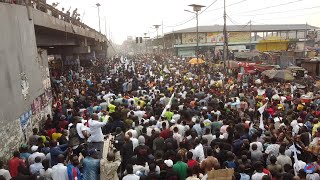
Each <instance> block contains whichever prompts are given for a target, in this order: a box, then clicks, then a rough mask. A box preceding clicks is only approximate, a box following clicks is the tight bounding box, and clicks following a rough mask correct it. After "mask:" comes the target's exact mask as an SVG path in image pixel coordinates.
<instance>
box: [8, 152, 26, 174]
mask: <svg viewBox="0 0 320 180" xmlns="http://www.w3.org/2000/svg"><path fill="white" fill-rule="evenodd" d="M24 165H25V164H24V160H23V159H20V153H19V151H15V152H14V153H13V158H12V159H10V160H9V162H8V166H9V172H10V175H11V177H16V176H18V167H19V166H24Z"/></svg>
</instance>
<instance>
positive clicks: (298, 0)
mask: <svg viewBox="0 0 320 180" xmlns="http://www.w3.org/2000/svg"><path fill="white" fill-rule="evenodd" d="M301 1H304V0H296V1H290V2H287V3H282V4H278V5H273V6H268V7H264V8H260V9H255V10H251V11H247V12H243V13H239V14H247V13H250V12H256V11H261V10H265V9H270V8H274V7H280V6H285V5H288V4H293V3H296V2H301Z"/></svg>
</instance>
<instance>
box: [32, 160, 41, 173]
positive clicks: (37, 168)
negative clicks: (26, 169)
mask: <svg viewBox="0 0 320 180" xmlns="http://www.w3.org/2000/svg"><path fill="white" fill-rule="evenodd" d="M34 162H35V163H34V164H31V165H30V173H31V174H32V175H40V169H42V168H43V166H42V163H41V157H36V158H35V160H34Z"/></svg>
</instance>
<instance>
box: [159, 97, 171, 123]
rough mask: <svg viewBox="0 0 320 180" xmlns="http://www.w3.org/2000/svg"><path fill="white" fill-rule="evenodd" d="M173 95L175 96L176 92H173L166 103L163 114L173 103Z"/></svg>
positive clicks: (162, 114)
mask: <svg viewBox="0 0 320 180" xmlns="http://www.w3.org/2000/svg"><path fill="white" fill-rule="evenodd" d="M173 97H174V93H172V95H171V97H170V100H169V102H168V104H167V105H166V107H165V108H164V110H163V111H162V113H161V116H164V113H166V111H167V110H168V109H170V107H171V104H172V99H173ZM160 118H161V117H160Z"/></svg>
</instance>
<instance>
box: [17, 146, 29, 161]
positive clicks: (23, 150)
mask: <svg viewBox="0 0 320 180" xmlns="http://www.w3.org/2000/svg"><path fill="white" fill-rule="evenodd" d="M30 155H31V154H30V153H28V145H26V144H22V145H21V147H20V158H21V159H24V160H26V161H28V159H29V156H30Z"/></svg>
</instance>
